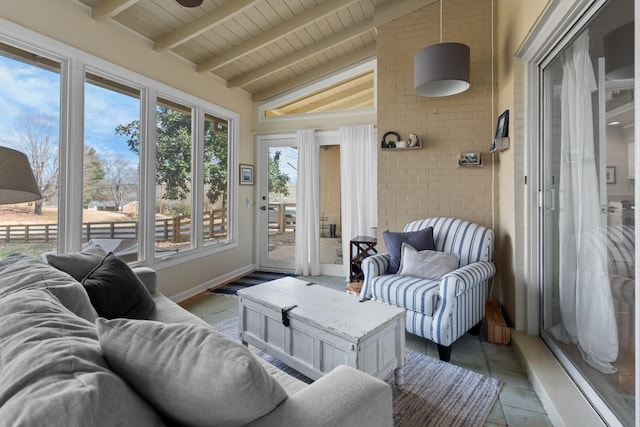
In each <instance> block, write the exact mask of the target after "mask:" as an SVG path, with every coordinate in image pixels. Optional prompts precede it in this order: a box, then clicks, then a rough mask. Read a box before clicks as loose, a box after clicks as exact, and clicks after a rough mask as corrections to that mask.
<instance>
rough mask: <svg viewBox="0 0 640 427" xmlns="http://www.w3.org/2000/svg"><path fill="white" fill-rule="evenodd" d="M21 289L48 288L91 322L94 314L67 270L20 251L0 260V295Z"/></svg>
mask: <svg viewBox="0 0 640 427" xmlns="http://www.w3.org/2000/svg"><path fill="white" fill-rule="evenodd" d="M24 289H49V290H50V291H51V293H53V294H54V295H55V296H56V298H58V300H59V301H60V302H61V303H62V305H64V306H65V307H66V308H68V309H69V310H71V311H72V312H73V313H75V314H76V315H78V316H80V317H82V318H84V319H86V320H89V321H90V322H92V323H93V321H94V320H95V318H96V317H97V314H96V312H95V310H94V309H93V307H92V306H91V302H90V301H89V297H88V295H87V293H86V291H85V290H84V288H83V287H82V285H80V283H78V282H77V281H76V280H74V279H73V277H71V276H69V275H68V274H67V273H65V272H63V271H60V270H58V269H56V268H54V267H52V266H50V265H49V264H47V263H45V262H42V261H40V260H38V259H35V258H33V257H31V256H28V255H24V254H13V255H9V256H8V257H6V258H4V259H3V260H0V298H1V297H2V296H5V295H10V294H12V293H15V292H18V291H20V290H24Z"/></svg>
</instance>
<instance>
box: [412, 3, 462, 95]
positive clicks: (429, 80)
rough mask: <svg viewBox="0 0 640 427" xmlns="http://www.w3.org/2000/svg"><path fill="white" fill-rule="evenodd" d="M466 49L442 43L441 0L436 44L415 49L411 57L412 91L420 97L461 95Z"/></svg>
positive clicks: (454, 44)
mask: <svg viewBox="0 0 640 427" xmlns="http://www.w3.org/2000/svg"><path fill="white" fill-rule="evenodd" d="M469 54H470V50H469V46H467V45H465V44H462V43H442V0H440V43H439V44H435V45H433V46H428V47H425V48H424V49H422V50H419V51H418V52H417V53H416V54H415V56H414V58H413V90H414V91H415V93H416V95H420V96H431V97H439V96H449V95H455V94H457V93H460V92H464V91H465V90H467V89H468V88H469V86H470V84H469Z"/></svg>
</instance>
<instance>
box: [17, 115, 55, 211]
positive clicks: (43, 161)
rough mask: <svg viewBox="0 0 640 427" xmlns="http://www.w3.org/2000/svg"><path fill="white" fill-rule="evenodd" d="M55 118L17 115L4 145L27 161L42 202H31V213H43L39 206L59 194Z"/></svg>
mask: <svg viewBox="0 0 640 427" xmlns="http://www.w3.org/2000/svg"><path fill="white" fill-rule="evenodd" d="M55 123H56V120H55V118H53V117H50V116H47V115H44V114H40V113H38V114H27V113H24V114H22V115H20V116H19V117H18V119H17V121H16V126H15V129H14V131H13V133H12V134H11V135H10V136H9V138H7V139H6V144H7V145H8V146H9V147H11V148H14V149H16V150H19V151H22V152H23V153H24V154H26V155H27V157H28V158H29V162H30V163H31V168H32V169H33V175H34V176H35V178H36V183H37V184H38V187H39V188H40V194H41V195H42V199H40V200H37V201H36V202H35V203H34V206H35V207H34V213H35V214H36V215H41V214H42V204H43V203H44V202H47V201H50V200H52V199H54V198H55V197H56V196H57V194H58V173H59V170H58V143H57V140H56V138H55V135H57V132H55V126H54V124H55Z"/></svg>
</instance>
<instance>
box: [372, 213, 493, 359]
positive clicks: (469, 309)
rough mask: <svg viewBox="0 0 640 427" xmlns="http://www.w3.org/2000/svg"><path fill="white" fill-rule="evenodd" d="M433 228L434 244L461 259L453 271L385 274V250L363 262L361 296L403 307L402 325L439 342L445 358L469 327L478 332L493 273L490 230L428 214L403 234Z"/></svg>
mask: <svg viewBox="0 0 640 427" xmlns="http://www.w3.org/2000/svg"><path fill="white" fill-rule="evenodd" d="M427 227H433V239H434V242H435V248H436V250H437V251H441V252H452V253H456V254H458V255H459V257H460V263H459V267H458V269H457V270H454V271H452V272H450V273H447V274H445V275H444V276H443V277H441V278H440V279H439V280H429V279H424V278H420V277H413V276H399V275H396V274H386V270H387V267H388V265H389V260H390V256H389V254H388V253H383V254H377V255H373V256H371V257H368V258H366V259H365V260H364V261H363V263H362V270H363V272H364V283H363V285H362V290H361V292H360V299H361V300H367V299H373V300H376V301H380V302H384V303H388V304H392V305H396V306H399V307H404V308H405V309H406V310H407V315H406V329H407V331H408V332H409V333H412V334H414V335H418V336H421V337H424V338H426V339H428V340H431V341H433V342H435V343H436V344H437V345H438V353H439V356H440V359H441V360H444V361H447V362H448V361H449V359H450V357H451V345H452V344H453V342H455V341H456V340H457V339H458V338H460V337H461V336H462V335H464V334H465V333H466V332H467V331H469V330H470V329H472V328H474V327H475V329H474V331H472V332H475V333H477V332H478V331H479V327H480V322H481V321H482V318H483V317H484V315H485V304H486V297H487V283H488V281H489V278H491V277H493V275H494V274H495V271H496V270H495V266H494V265H493V263H492V262H491V259H492V256H493V238H494V236H493V231H492V230H491V229H489V228H486V227H483V226H481V225H478V224H474V223H472V222H469V221H465V220H461V219H455V218H428V219H421V220H417V221H413V222H410V223H409V224H407V225H406V226H405V228H404V231H405V232H409V231H418V230H422V229H425V228H427Z"/></svg>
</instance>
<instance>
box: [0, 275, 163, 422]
mask: <svg viewBox="0 0 640 427" xmlns="http://www.w3.org/2000/svg"><path fill="white" fill-rule="evenodd" d="M78 286H79V284H78ZM0 349H2V350H1V352H2V361H1V362H0V364H1V365H2V368H0V401H1V402H2V403H1V404H0V425H2V426H8V425H12V426H45V425H46V426H105V427H106V426H136V427H158V426H162V425H163V423H162V420H161V419H160V417H159V416H158V414H157V413H156V412H155V411H154V410H153V409H152V408H151V406H149V404H148V403H146V402H145V401H144V400H143V399H142V398H141V397H140V396H139V395H138V394H137V393H136V392H135V391H133V389H132V388H131V387H130V386H129V385H128V384H127V383H126V382H125V381H124V380H123V379H122V378H121V377H119V376H118V375H116V374H115V373H113V372H112V371H111V370H110V368H109V365H108V364H107V361H106V360H105V359H104V357H103V355H102V352H101V350H100V343H99V342H98V336H97V333H96V328H95V325H94V324H93V323H92V322H87V321H86V320H84V319H81V318H80V317H78V316H76V315H75V314H73V313H71V312H70V311H69V310H68V309H67V308H65V307H64V306H63V305H62V304H61V303H60V302H59V301H58V300H57V299H56V298H55V297H54V296H52V295H51V294H49V292H47V291H45V290H42V289H33V290H20V291H18V292H15V293H13V294H11V295H6V296H4V297H0Z"/></svg>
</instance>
